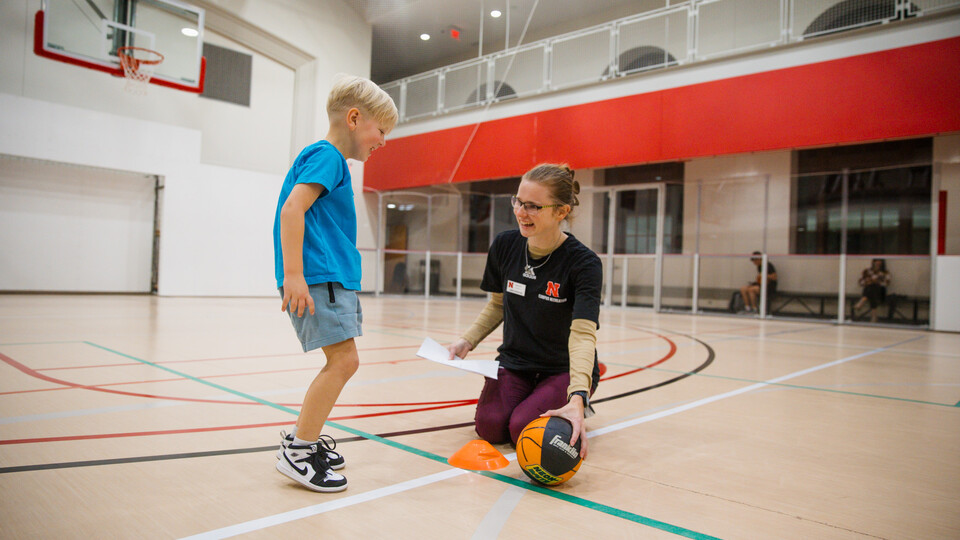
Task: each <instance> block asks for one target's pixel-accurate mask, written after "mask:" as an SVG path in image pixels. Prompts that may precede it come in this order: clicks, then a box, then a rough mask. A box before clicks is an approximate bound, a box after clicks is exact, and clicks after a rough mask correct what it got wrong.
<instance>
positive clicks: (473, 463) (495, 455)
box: [447, 439, 510, 471]
mask: <svg viewBox="0 0 960 540" xmlns="http://www.w3.org/2000/svg"><path fill="white" fill-rule="evenodd" d="M447 463H449V464H451V465H453V466H454V467H457V468H458V469H468V470H471V471H492V470H494V469H502V468H504V467H506V466H507V465H509V464H510V462H509V461H507V458H505V457H503V454H501V453H500V452H498V451H497V449H496V448H494V447H493V445H491V444H490V443H488V442H487V441H484V440H482V439H477V440H474V441H470V442H468V443H467V444H465V445H463V448H461V449H459V450H457V453H456V454H454V455H452V456H450V459H448V460H447Z"/></svg>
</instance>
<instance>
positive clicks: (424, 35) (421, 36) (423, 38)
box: [420, 34, 430, 41]
mask: <svg viewBox="0 0 960 540" xmlns="http://www.w3.org/2000/svg"><path fill="white" fill-rule="evenodd" d="M420 39H422V40H424V41H426V40H428V39H430V34H420Z"/></svg>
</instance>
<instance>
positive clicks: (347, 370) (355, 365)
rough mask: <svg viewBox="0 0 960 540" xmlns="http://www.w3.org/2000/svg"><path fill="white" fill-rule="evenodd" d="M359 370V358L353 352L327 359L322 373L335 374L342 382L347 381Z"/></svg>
mask: <svg viewBox="0 0 960 540" xmlns="http://www.w3.org/2000/svg"><path fill="white" fill-rule="evenodd" d="M359 368H360V356H359V355H358V354H357V353H356V352H355V351H352V352H346V353H343V354H334V355H330V356H328V357H327V365H325V366H323V371H327V372H333V373H336V374H337V375H338V376H339V377H340V378H342V379H343V380H347V379H349V378H350V377H352V376H353V374H354V373H356V372H357V369H359Z"/></svg>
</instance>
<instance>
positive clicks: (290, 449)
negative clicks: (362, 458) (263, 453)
mask: <svg viewBox="0 0 960 540" xmlns="http://www.w3.org/2000/svg"><path fill="white" fill-rule="evenodd" d="M277 470H278V471H280V472H281V473H283V474H284V475H286V476H288V477H290V478H292V479H294V480H296V481H297V482H299V483H301V484H303V485H304V486H305V487H307V488H308V489H312V490H313V491H322V492H324V493H333V492H337V491H343V490H345V489H347V479H346V478H344V477H343V475H341V474H340V473H335V472H333V469H331V468H330V465H328V464H327V460H325V459H323V456H322V455H321V454H320V452H319V451H318V450H317V445H316V444H311V445H309V446H300V445H296V444H291V445H288V446H287V447H286V448H283V449H282V455H281V458H280V460H279V461H277Z"/></svg>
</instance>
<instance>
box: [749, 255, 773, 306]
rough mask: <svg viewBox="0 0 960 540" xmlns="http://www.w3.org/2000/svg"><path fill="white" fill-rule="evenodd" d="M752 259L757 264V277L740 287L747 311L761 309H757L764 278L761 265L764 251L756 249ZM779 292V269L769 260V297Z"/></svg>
mask: <svg viewBox="0 0 960 540" xmlns="http://www.w3.org/2000/svg"><path fill="white" fill-rule="evenodd" d="M750 261H751V262H752V263H753V264H755V265H756V266H757V279H756V280H755V281H752V282H750V283H747V284H746V285H744V286H743V287H740V294H741V295H742V296H743V306H744V308H745V309H746V310H747V312H752V311H759V310H758V309H757V302H758V298H760V282H761V279H762V277H763V276H762V274H761V272H762V270H761V269H760V265H761V264H762V263H763V253H761V252H759V251H754V252H753V256H752V257H750ZM776 292H777V269H776V268H774V267H773V264H771V263H770V262H767V298H770V297H771V296H773V295H774V293H776Z"/></svg>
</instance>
